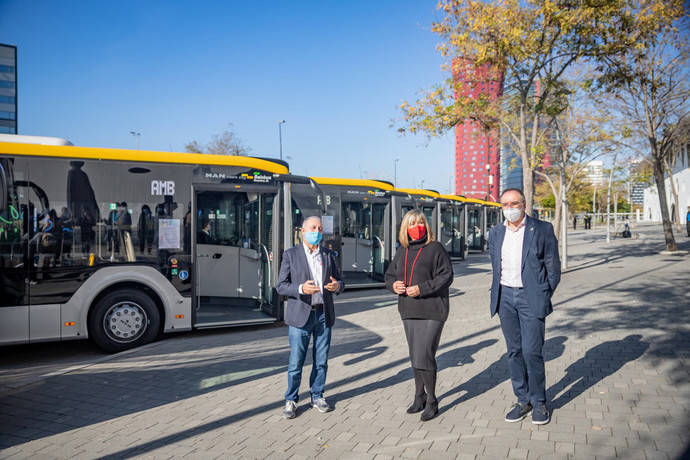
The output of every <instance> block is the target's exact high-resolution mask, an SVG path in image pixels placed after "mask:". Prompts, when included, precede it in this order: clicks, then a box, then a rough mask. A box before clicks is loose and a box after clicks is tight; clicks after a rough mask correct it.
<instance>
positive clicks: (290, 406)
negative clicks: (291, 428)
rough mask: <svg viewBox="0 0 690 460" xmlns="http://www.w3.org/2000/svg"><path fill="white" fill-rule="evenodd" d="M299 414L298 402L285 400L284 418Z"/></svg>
mask: <svg viewBox="0 0 690 460" xmlns="http://www.w3.org/2000/svg"><path fill="white" fill-rule="evenodd" d="M296 416H297V403H296V402H295V401H285V409H283V418H285V419H291V418H295V417H296Z"/></svg>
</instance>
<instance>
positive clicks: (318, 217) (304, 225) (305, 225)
mask: <svg viewBox="0 0 690 460" xmlns="http://www.w3.org/2000/svg"><path fill="white" fill-rule="evenodd" d="M310 220H318V221H319V223H321V217H320V216H309V217H307V218H306V219H304V222H302V228H307V222H309V221H310Z"/></svg>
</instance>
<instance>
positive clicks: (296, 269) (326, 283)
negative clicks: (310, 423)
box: [277, 216, 345, 419]
mask: <svg viewBox="0 0 690 460" xmlns="http://www.w3.org/2000/svg"><path fill="white" fill-rule="evenodd" d="M322 232H323V228H322V226H321V219H320V218H318V217H315V216H312V217H308V218H307V219H305V220H304V223H303V224H302V244H300V245H299V246H295V247H294V248H290V249H287V250H286V251H285V252H284V253H283V260H282V262H281V265H280V274H279V275H278V286H277V291H278V294H280V295H283V296H286V297H287V298H288V301H287V306H286V309H285V315H284V317H285V323H286V324H287V325H288V326H289V327H288V337H289V339H290V361H289V364H288V388H287V391H286V392H285V408H284V409H283V417H285V418H287V419H291V418H295V416H296V415H297V401H298V400H299V386H300V383H301V381H302V366H303V365H304V359H305V358H306V356H307V349H308V348H309V342H310V339H311V337H312V336H313V337H314V344H313V346H312V353H313V361H314V362H313V364H312V369H311V376H310V377H309V385H310V393H311V405H312V407H315V408H316V409H317V410H318V411H319V412H329V411H330V410H331V407H330V406H329V405H328V402H326V399H325V398H324V396H323V392H324V387H325V385H326V372H327V371H328V351H329V349H330V346H331V328H332V327H333V323H334V322H335V309H334V308H333V293H335V294H340V293H341V292H342V291H343V289H344V287H345V284H344V283H343V281H342V280H341V276H340V270H339V269H338V265H337V263H336V259H335V254H334V253H333V251H331V250H329V249H326V248H324V247H321V246H319V243H320V242H321V237H322Z"/></svg>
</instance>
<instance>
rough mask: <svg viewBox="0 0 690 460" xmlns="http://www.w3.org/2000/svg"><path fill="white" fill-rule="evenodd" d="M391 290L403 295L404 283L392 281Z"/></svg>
mask: <svg viewBox="0 0 690 460" xmlns="http://www.w3.org/2000/svg"><path fill="white" fill-rule="evenodd" d="M393 292H395V293H396V294H399V295H403V294H404V293H405V283H403V282H402V281H396V282H395V283H393Z"/></svg>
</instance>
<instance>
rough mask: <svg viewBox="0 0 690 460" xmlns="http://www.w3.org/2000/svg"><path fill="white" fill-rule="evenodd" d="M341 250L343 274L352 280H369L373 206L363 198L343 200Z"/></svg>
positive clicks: (371, 254)
mask: <svg viewBox="0 0 690 460" xmlns="http://www.w3.org/2000/svg"><path fill="white" fill-rule="evenodd" d="M341 206H342V212H341V222H342V228H341V229H340V232H341V245H342V247H341V251H342V258H341V260H342V264H343V265H342V268H343V275H344V276H345V277H346V279H348V280H349V281H350V282H354V283H356V282H358V281H360V282H363V281H367V280H368V278H369V274H370V273H371V272H372V266H371V265H372V259H373V244H372V237H373V233H372V230H373V229H372V227H371V217H372V206H371V203H369V202H367V201H362V200H353V201H346V200H345V198H344V197H343V201H342V204H341Z"/></svg>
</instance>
